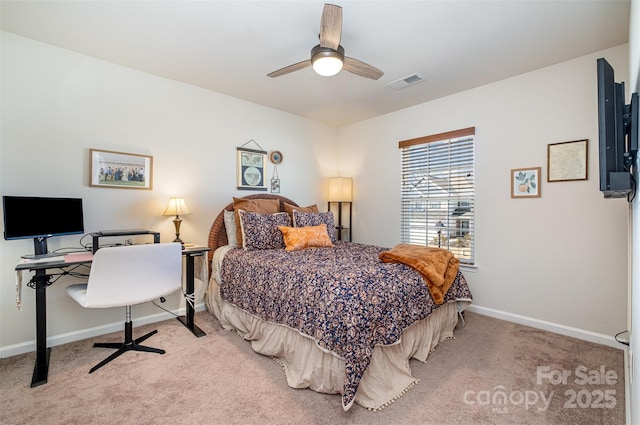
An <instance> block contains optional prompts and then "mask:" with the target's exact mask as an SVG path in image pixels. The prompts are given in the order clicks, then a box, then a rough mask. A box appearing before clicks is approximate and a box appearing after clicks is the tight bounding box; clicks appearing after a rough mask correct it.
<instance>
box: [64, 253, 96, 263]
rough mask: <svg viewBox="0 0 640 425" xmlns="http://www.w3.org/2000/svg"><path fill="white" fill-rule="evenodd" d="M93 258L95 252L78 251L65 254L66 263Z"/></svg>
mask: <svg viewBox="0 0 640 425" xmlns="http://www.w3.org/2000/svg"><path fill="white" fill-rule="evenodd" d="M91 260H93V254H92V253H90V252H78V253H73V254H67V255H65V256H64V262H65V263H75V262H78V261H91Z"/></svg>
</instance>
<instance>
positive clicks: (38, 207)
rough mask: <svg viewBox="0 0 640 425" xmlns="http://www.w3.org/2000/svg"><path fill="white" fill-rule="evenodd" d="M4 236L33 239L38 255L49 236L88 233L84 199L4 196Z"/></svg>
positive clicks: (42, 252)
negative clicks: (85, 230) (83, 206)
mask: <svg viewBox="0 0 640 425" xmlns="http://www.w3.org/2000/svg"><path fill="white" fill-rule="evenodd" d="M2 205H3V218H4V238H5V239H7V240H11V239H33V242H34V251H35V254H36V255H42V254H46V253H47V238H50V237H52V236H63V235H75V234H81V233H84V215H83V211H82V198H51V197H35V196H6V195H5V196H3V197H2Z"/></svg>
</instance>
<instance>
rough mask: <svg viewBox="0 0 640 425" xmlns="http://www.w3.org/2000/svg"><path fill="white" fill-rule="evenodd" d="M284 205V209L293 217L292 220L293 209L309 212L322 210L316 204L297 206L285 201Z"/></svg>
mask: <svg viewBox="0 0 640 425" xmlns="http://www.w3.org/2000/svg"><path fill="white" fill-rule="evenodd" d="M282 206H283V207H284V211H285V212H286V213H287V214H289V217H291V220H293V210H296V211H300V212H309V213H314V212H320V211H319V210H318V206H317V205H316V204H313V205H309V206H308V207H296V206H295V205H291V204H287V203H286V202H283V203H282ZM292 222H293V221H292Z"/></svg>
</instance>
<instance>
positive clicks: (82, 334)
mask: <svg viewBox="0 0 640 425" xmlns="http://www.w3.org/2000/svg"><path fill="white" fill-rule="evenodd" d="M205 309H206V306H205V304H204V303H199V304H196V305H195V310H196V311H203V310H205ZM185 311H186V309H185V308H184V307H183V308H180V309H177V310H174V311H172V312H171V313H173V314H171V313H168V312H162V313H158V314H152V315H148V316H143V317H136V318H135V324H136V326H140V325H147V324H149V323H156V322H161V321H163V320H168V319H172V318H174V317H176V316H184V314H185ZM123 329H124V328H123V321H119V322H114V323H109V324H106V325H100V326H96V327H93V328H87V329H80V330H77V331H73V332H68V333H65V334H60V335H52V336H49V337H47V347H55V346H56V345H62V344H67V343H69V342H74V341H80V340H83V339H87V338H93V337H94V336H100V335H106V334H110V333H113V332H120V331H122V330H123ZM32 351H33V352H35V351H36V340H35V339H33V340H31V341H26V342H21V343H20V344H14V345H9V346H6V347H0V359H2V358H5V357H12V356H17V355H18V354H24V353H29V352H32Z"/></svg>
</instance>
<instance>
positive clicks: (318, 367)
mask: <svg viewBox="0 0 640 425" xmlns="http://www.w3.org/2000/svg"><path fill="white" fill-rule="evenodd" d="M205 302H206V305H207V309H208V310H209V312H211V313H212V314H213V315H214V316H216V318H217V319H218V320H219V321H220V324H221V325H222V327H223V328H224V329H226V330H234V331H236V332H238V333H239V334H240V335H241V336H242V337H243V338H244V339H245V340H247V341H249V342H250V343H251V347H252V349H253V350H254V351H255V352H257V353H260V354H263V355H265V356H270V357H273V358H274V359H275V360H276V361H277V362H278V363H279V364H280V365H281V366H282V367H283V369H284V371H285V375H286V378H287V384H288V385H289V386H290V387H292V388H309V389H312V390H314V391H317V392H321V393H326V394H339V393H341V392H342V388H343V385H344V378H345V372H344V368H345V362H344V359H342V358H340V357H339V356H338V355H336V354H335V353H332V352H329V351H325V350H322V349H321V348H320V347H319V346H318V345H317V344H316V343H315V341H314V340H313V339H312V338H310V337H309V336H306V335H303V334H301V333H300V332H298V331H297V330H295V329H292V328H289V327H287V326H284V325H280V324H275V323H270V322H267V321H264V320H262V319H260V318H258V317H256V316H254V315H252V314H250V313H247V312H246V311H244V310H242V309H240V308H238V307H236V306H235V305H233V304H230V303H227V302H225V301H224V300H222V298H221V297H220V291H219V286H218V283H217V282H216V280H215V279H214V278H213V277H212V278H211V279H210V280H209V287H208V289H207V293H206V295H205ZM469 304H470V302H469V301H466V300H462V301H454V302H449V303H446V304H444V305H442V306H441V307H439V308H438V309H437V310H435V311H434V312H433V313H432V314H431V315H430V316H429V317H427V318H425V319H423V320H420V321H418V322H416V323H414V324H413V325H411V326H410V327H409V328H408V329H406V330H405V331H404V332H403V334H402V339H401V340H400V341H399V342H398V343H397V344H394V345H387V346H376V347H375V349H374V351H373V356H372V358H371V363H370V364H369V367H368V368H367V370H366V372H365V373H364V375H363V377H362V380H361V381H360V385H359V387H358V392H357V393H356V397H355V402H356V403H358V404H359V405H360V406H362V407H365V408H367V409H370V410H379V409H382V408H384V407H385V406H387V405H388V404H390V403H392V402H393V401H394V400H396V399H397V398H399V397H400V396H402V395H403V394H404V393H405V392H406V391H407V390H408V389H409V388H411V387H412V386H413V385H415V384H416V383H417V382H418V380H417V379H416V378H414V377H413V376H412V375H411V369H410V367H409V359H411V358H414V359H417V360H420V361H421V362H425V361H426V360H427V357H428V356H429V353H430V352H432V351H433V350H434V349H435V347H436V346H437V345H438V343H440V342H441V341H443V340H446V339H451V338H453V330H454V328H455V327H456V324H457V323H458V313H459V312H460V311H462V310H464V309H465V308H466V307H467V306H468V305H469ZM343 407H344V409H345V410H347V409H349V408H350V407H351V406H343Z"/></svg>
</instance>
